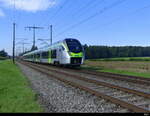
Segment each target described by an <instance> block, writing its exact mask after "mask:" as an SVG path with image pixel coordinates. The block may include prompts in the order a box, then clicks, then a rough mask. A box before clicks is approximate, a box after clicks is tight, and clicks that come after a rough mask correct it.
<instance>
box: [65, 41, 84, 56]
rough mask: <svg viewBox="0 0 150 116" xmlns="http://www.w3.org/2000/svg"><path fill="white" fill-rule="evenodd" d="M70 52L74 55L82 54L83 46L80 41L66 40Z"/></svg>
mask: <svg viewBox="0 0 150 116" xmlns="http://www.w3.org/2000/svg"><path fill="white" fill-rule="evenodd" d="M66 43H67V45H68V48H69V51H70V52H74V53H79V52H82V45H81V44H80V42H79V41H78V40H75V39H66Z"/></svg>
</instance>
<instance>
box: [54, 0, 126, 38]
mask: <svg viewBox="0 0 150 116" xmlns="http://www.w3.org/2000/svg"><path fill="white" fill-rule="evenodd" d="M125 1H126V0H118V1H116V2H114V3H112V4H111V5H109V6H107V7H104V8H103V9H102V10H100V11H98V12H96V13H94V14H93V15H91V16H89V17H87V18H85V19H83V20H81V21H79V22H78V23H76V24H73V25H71V26H70V27H68V28H66V29H65V30H64V31H62V32H60V33H58V34H57V35H56V36H54V37H57V36H60V35H62V34H63V33H65V32H67V31H68V30H69V31H70V30H71V29H74V28H75V27H77V26H79V25H81V24H83V23H85V22H87V21H89V20H91V19H93V18H94V17H96V16H98V15H100V14H103V13H104V12H105V11H107V10H109V9H112V8H114V7H116V6H118V5H120V4H121V3H123V2H125Z"/></svg>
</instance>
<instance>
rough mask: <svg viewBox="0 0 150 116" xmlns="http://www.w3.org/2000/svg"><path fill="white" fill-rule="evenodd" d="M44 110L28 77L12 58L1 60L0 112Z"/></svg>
mask: <svg viewBox="0 0 150 116" xmlns="http://www.w3.org/2000/svg"><path fill="white" fill-rule="evenodd" d="M8 112H9V113H16V112H23V113H27V112H34V113H35V112H42V109H41V107H40V105H39V104H38V102H37V100H36V94H35V93H34V92H33V91H32V90H31V88H30V87H29V84H28V82H27V78H26V77H25V76H24V75H23V74H22V73H21V71H20V69H19V68H18V67H17V66H16V65H14V64H13V63H12V62H11V61H10V60H4V61H0V113H8Z"/></svg>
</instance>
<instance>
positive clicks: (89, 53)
mask: <svg viewBox="0 0 150 116" xmlns="http://www.w3.org/2000/svg"><path fill="white" fill-rule="evenodd" d="M83 47H84V50H85V58H86V59H100V58H116V57H149V56H150V47H140V46H123V47H114V46H113V47H109V46H88V45H84V46H83Z"/></svg>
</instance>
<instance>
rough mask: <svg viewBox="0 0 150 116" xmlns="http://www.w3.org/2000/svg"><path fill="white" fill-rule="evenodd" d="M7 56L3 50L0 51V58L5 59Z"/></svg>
mask: <svg viewBox="0 0 150 116" xmlns="http://www.w3.org/2000/svg"><path fill="white" fill-rule="evenodd" d="M7 56H8V53H7V52H5V50H1V51H0V57H7Z"/></svg>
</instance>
